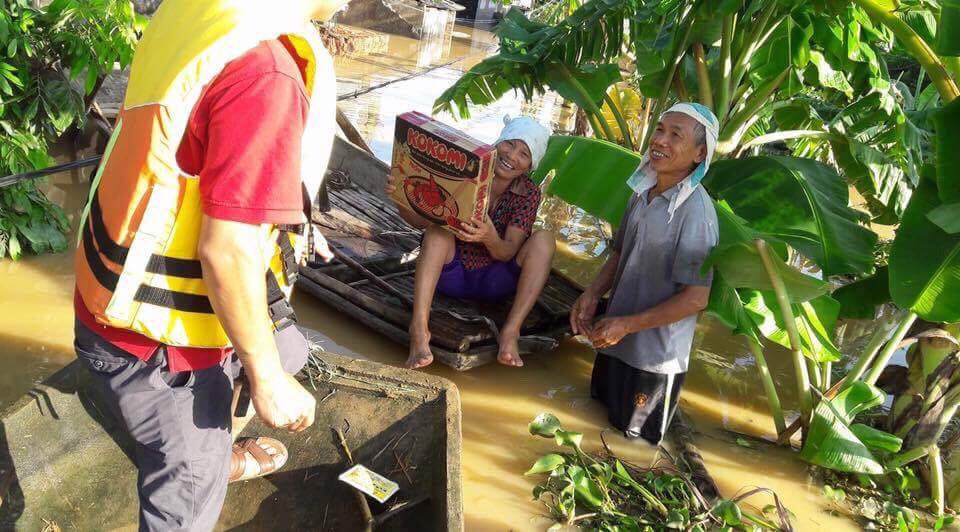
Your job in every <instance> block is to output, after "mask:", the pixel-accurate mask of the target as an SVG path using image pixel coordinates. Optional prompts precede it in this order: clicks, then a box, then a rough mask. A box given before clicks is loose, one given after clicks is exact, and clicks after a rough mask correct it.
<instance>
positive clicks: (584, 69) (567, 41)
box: [434, 0, 634, 118]
mask: <svg viewBox="0 0 960 532" xmlns="http://www.w3.org/2000/svg"><path fill="white" fill-rule="evenodd" d="M633 4H634V2H630V1H619V0H594V1H592V2H587V3H586V4H584V5H583V6H582V7H580V8H579V9H577V10H576V11H574V12H573V14H572V15H570V16H569V17H567V18H565V19H564V20H563V21H561V22H560V23H558V24H556V25H548V24H544V23H541V22H535V21H532V20H530V19H528V18H527V17H526V16H524V15H523V14H522V12H520V10H518V9H511V10H510V11H508V12H507V14H506V15H505V16H504V18H503V20H502V21H501V23H500V24H499V25H498V26H497V29H496V34H497V37H499V39H500V53H499V54H497V55H495V56H492V57H488V58H487V59H485V60H483V61H481V62H480V63H478V64H477V65H476V66H474V67H473V68H471V69H470V71H468V72H467V73H466V74H464V75H463V76H462V77H461V78H460V79H459V80H457V82H456V83H455V84H454V85H453V86H452V87H450V88H449V89H447V90H446V91H444V93H443V94H441V95H440V97H438V98H437V100H436V102H435V103H434V112H440V111H447V112H449V113H451V114H454V115H457V116H460V117H461V118H467V117H469V116H470V110H469V106H470V105H487V104H490V103H493V102H495V101H496V100H498V99H500V97H502V96H503V95H504V94H506V93H507V92H509V91H511V90H519V91H520V92H521V93H522V94H523V96H524V97H525V98H526V99H530V98H532V97H533V96H534V95H536V94H540V93H543V92H544V91H545V89H546V87H547V86H548V85H549V86H550V87H551V88H553V89H555V90H557V91H558V92H562V93H563V94H564V95H565V97H568V98H571V99H572V101H575V102H576V103H577V104H578V105H581V107H587V106H586V105H585V104H587V102H586V101H584V99H583V98H582V95H581V94H580V93H579V91H576V90H573V89H570V87H569V86H570V81H569V78H568V76H566V75H565V74H564V71H569V72H570V73H572V74H573V75H574V77H575V78H577V79H578V80H579V81H580V82H581V83H582V84H586V85H587V86H588V89H589V91H588V92H589V94H590V95H591V97H592V98H593V101H594V103H596V102H598V101H599V100H600V98H601V97H602V95H603V93H604V92H605V91H606V89H607V87H609V85H610V84H611V83H613V81H616V80H617V79H619V72H616V68H615V66H613V71H611V66H610V65H609V63H610V61H611V60H615V59H616V58H617V57H619V55H620V46H621V44H622V43H623V38H624V35H623V22H624V17H625V16H626V14H627V12H628V10H629V9H630V8H631V7H632V6H633ZM614 73H616V75H615V76H614V75H613V74H614ZM598 74H599V76H598ZM604 83H606V85H605V86H603V84H604ZM601 86H602V87H601Z"/></svg>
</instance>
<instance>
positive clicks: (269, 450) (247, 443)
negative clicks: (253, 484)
mask: <svg viewBox="0 0 960 532" xmlns="http://www.w3.org/2000/svg"><path fill="white" fill-rule="evenodd" d="M288 457H289V453H288V452H287V448H286V446H284V445H283V444H282V443H280V442H279V441H277V440H275V439H273V438H266V437H259V438H240V439H238V440H237V441H236V442H235V443H234V444H233V452H232V456H231V457H230V479H229V482H240V481H242V480H250V479H252V478H258V477H262V476H264V475H269V474H270V473H273V472H275V471H277V470H278V469H280V468H281V467H283V465H284V464H286V463H287V458H288Z"/></svg>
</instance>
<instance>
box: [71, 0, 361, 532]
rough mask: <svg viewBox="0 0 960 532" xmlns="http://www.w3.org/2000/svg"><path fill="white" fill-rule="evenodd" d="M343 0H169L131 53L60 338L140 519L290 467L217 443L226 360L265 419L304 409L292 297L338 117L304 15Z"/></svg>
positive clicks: (286, 422) (227, 439) (170, 522)
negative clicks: (126, 453) (87, 383)
mask: <svg viewBox="0 0 960 532" xmlns="http://www.w3.org/2000/svg"><path fill="white" fill-rule="evenodd" d="M344 3H345V1H344V0H278V1H277V2H257V1H248V0H206V1H196V0H166V1H164V2H163V5H162V6H161V7H160V9H159V10H158V11H157V13H156V15H155V16H154V17H153V19H152V20H151V22H150V25H149V27H148V28H147V29H146V31H145V32H144V35H143V38H142V40H141V41H140V44H139V46H138V48H137V51H136V55H135V57H134V60H133V66H132V68H131V73H130V83H129V85H128V87H127V93H126V97H125V101H124V105H123V109H122V110H121V112H120V114H119V116H118V119H117V124H116V130H115V132H114V134H113V136H112V138H111V139H110V142H109V144H108V146H107V151H106V153H105V154H104V157H103V161H102V163H101V166H100V168H99V170H98V172H97V175H96V176H95V178H94V182H93V184H92V186H91V194H90V202H89V204H88V206H87V210H85V216H84V218H83V220H82V222H81V224H80V231H81V240H82V245H81V246H79V249H78V251H77V254H76V260H75V266H76V277H77V290H76V297H75V310H76V314H77V319H76V342H75V346H76V352H77V357H78V358H79V359H80V360H81V361H82V362H83V363H84V365H86V366H87V368H88V369H89V370H90V371H91V373H92V375H93V377H94V385H95V386H96V388H97V389H98V391H99V392H100V393H101V394H102V395H103V396H104V399H105V401H106V406H107V407H108V408H109V410H110V411H111V413H112V414H114V415H115V416H116V417H117V418H118V419H119V421H120V422H121V423H122V426H123V427H124V428H125V429H126V431H127V432H128V433H129V435H130V437H131V438H132V439H133V440H134V442H135V447H134V458H135V461H136V464H137V468H138V470H139V476H138V485H137V488H138V495H139V502H140V530H191V531H203V530H211V529H213V527H214V525H215V524H216V522H217V519H218V517H219V515H220V511H221V508H222V506H223V501H224V496H225V494H226V490H227V482H228V480H229V481H233V480H244V479H248V478H253V477H255V476H259V475H263V474H267V473H271V472H273V471H275V470H277V469H278V468H280V467H282V466H283V464H284V463H285V461H286V458H287V451H286V449H285V448H284V446H283V445H282V444H281V443H280V442H279V441H277V440H273V439H269V438H248V439H245V440H243V441H238V442H237V443H236V444H233V445H232V446H231V444H232V441H233V440H232V436H231V428H232V423H231V412H232V411H233V409H232V404H233V402H234V401H235V400H236V399H235V398H234V393H233V381H234V379H235V378H236V377H237V376H238V374H239V371H240V370H241V368H242V371H243V372H244V374H245V375H246V379H247V381H248V382H249V391H250V402H251V404H252V405H253V407H254V410H255V411H256V414H257V415H258V416H259V417H260V418H261V419H262V420H263V422H264V423H265V424H266V425H268V426H271V427H279V428H284V429H287V430H289V431H291V432H300V431H303V430H304V429H306V428H307V427H309V426H310V425H311V424H312V423H313V420H314V414H315V409H316V402H315V400H314V398H313V396H312V395H311V394H310V393H309V392H307V391H306V390H305V389H304V388H303V387H302V386H301V385H300V383H299V382H297V380H296V379H294V377H293V376H292V374H293V373H295V372H296V371H298V370H299V369H300V368H301V367H302V366H303V364H304V363H305V362H306V357H307V343H306V340H305V339H304V337H303V335H302V334H300V332H299V331H298V330H297V328H296V327H295V326H294V321H295V318H296V317H295V316H294V314H293V312H292V309H291V308H290V306H289V303H288V301H287V298H288V297H289V295H290V289H291V288H292V285H293V282H294V281H295V277H296V267H297V264H298V262H299V260H300V259H301V258H302V256H303V255H304V251H305V248H309V246H308V245H306V241H307V240H309V238H304V237H303V236H308V234H309V233H306V234H305V231H304V227H305V228H306V229H307V231H309V230H310V226H309V223H308V222H309V219H308V218H307V217H305V214H306V215H307V216H309V211H308V210H307V211H306V213H305V208H306V209H309V207H310V205H311V204H312V201H313V199H314V198H315V196H316V194H317V191H318V189H319V186H320V180H321V179H322V176H323V175H324V170H325V168H326V164H327V159H328V157H329V154H330V148H331V146H332V141H333V131H334V127H335V126H334V124H335V122H334V110H335V88H336V78H335V76H334V73H333V62H332V60H331V59H330V56H329V55H328V54H327V51H326V49H325V48H324V47H323V44H322V43H321V41H320V38H319V35H318V34H317V32H316V29H315V28H314V27H313V25H312V23H311V20H317V19H319V20H326V19H328V18H329V17H330V16H331V15H332V14H333V13H334V12H335V11H336V10H337V9H338V8H339V7H341V5H342V4H344ZM301 235H303V236H301Z"/></svg>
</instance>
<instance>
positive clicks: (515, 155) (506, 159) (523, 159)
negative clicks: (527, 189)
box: [494, 140, 533, 179]
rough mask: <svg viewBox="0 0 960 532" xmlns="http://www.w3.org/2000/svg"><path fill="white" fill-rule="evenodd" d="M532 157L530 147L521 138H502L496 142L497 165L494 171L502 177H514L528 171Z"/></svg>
mask: <svg viewBox="0 0 960 532" xmlns="http://www.w3.org/2000/svg"><path fill="white" fill-rule="evenodd" d="M532 163H533V159H532V157H531V156H530V148H529V147H528V146H527V143H526V142H524V141H522V140H504V141H502V142H500V144H497V165H496V166H495V167H494V173H495V174H496V176H497V177H500V178H503V179H514V178H517V177H519V176H521V175H523V174H525V173H527V172H529V171H530V167H531V165H532Z"/></svg>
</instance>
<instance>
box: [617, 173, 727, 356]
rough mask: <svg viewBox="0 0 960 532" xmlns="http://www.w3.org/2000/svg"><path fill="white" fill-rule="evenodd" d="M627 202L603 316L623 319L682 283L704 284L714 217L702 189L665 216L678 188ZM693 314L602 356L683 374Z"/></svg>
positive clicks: (713, 241)
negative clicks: (702, 270)
mask: <svg viewBox="0 0 960 532" xmlns="http://www.w3.org/2000/svg"><path fill="white" fill-rule="evenodd" d="M646 186H647V188H646V189H645V190H642V191H640V192H637V193H636V194H634V195H633V197H632V198H631V199H630V203H629V205H628V206H627V211H626V213H624V215H623V220H622V221H621V223H620V227H619V229H618V230H617V235H616V238H615V240H614V249H616V250H617V251H619V252H620V263H619V264H618V266H617V275H616V277H615V278H614V282H613V293H612V296H611V298H610V305H609V306H608V308H607V316H610V317H613V316H628V315H632V314H638V313H640V312H642V311H644V310H647V309H649V308H651V307H654V306H656V305H658V304H660V303H662V302H664V301H666V300H667V299H670V298H671V297H673V296H674V295H675V294H677V293H678V292H679V291H680V290H682V289H683V288H684V286H687V285H699V286H710V283H711V281H712V280H713V273H712V272H709V273H708V274H707V275H706V276H701V274H700V269H701V267H702V266H703V262H704V259H706V258H707V255H709V254H710V250H711V249H712V248H713V246H715V245H716V244H717V238H718V229H717V213H716V211H715V210H714V208H713V202H712V201H711V200H710V196H709V195H707V192H706V191H705V190H704V189H703V187H697V188H696V189H695V190H694V191H693V193H692V194H691V195H690V196H689V197H688V198H687V199H686V200H685V201H683V202H682V203H680V204H679V205H677V206H676V207H675V211H674V212H673V216H672V217H670V216H669V214H668V208H669V206H670V203H671V202H672V201H674V200H675V199H677V198H676V196H677V194H678V192H679V185H677V186H674V187H672V188H670V189H668V190H666V191H665V192H664V193H662V194H660V195H658V196H657V197H655V198H653V201H652V202H649V203H648V202H647V197H648V191H649V188H650V187H651V186H652V184H650V183H646ZM696 325H697V315H696V314H694V315H692V316H687V317H686V318H683V319H682V320H680V321H678V322H675V323H671V324H668V325H664V326H662V327H657V328H654V329H645V330H642V331H640V332H638V333H634V334H629V335H627V336H625V337H624V338H623V340H621V341H620V343H619V344H617V345H615V346H613V347H610V348H607V349H606V350H604V353H605V354H607V355H610V356H613V357H616V358H618V359H620V360H622V361H623V362H624V363H626V364H628V365H630V366H632V367H634V368H637V369H642V370H644V371H649V372H652V373H661V374H675V373H683V372H686V371H687V365H688V362H689V359H690V346H691V345H692V344H693V333H694V329H695V328H696Z"/></svg>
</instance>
